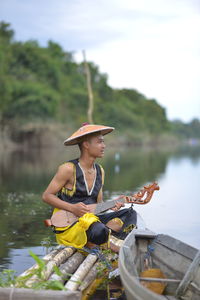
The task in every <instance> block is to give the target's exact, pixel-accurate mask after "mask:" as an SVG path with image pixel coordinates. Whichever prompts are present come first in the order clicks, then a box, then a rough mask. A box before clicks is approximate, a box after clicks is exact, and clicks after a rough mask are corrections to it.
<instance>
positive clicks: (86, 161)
mask: <svg viewBox="0 0 200 300" xmlns="http://www.w3.org/2000/svg"><path fill="white" fill-rule="evenodd" d="M79 162H80V164H81V166H82V167H83V168H85V169H88V170H89V169H92V168H93V166H94V162H95V159H94V158H93V157H88V155H81V156H80V158H79Z"/></svg>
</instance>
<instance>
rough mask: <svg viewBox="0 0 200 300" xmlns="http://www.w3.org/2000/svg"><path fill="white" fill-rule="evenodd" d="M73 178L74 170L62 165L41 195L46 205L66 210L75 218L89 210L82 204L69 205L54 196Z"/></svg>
mask: <svg viewBox="0 0 200 300" xmlns="http://www.w3.org/2000/svg"><path fill="white" fill-rule="evenodd" d="M73 177H74V170H73V166H72V165H71V164H67V163H66V164H63V165H61V166H60V167H59V168H58V171H57V173H56V174H55V176H54V177H53V179H52V180H51V182H50V184H49V185H48V187H47V189H46V190H45V191H44V193H43V195H42V199H43V201H44V202H46V203H48V204H49V205H51V206H53V207H57V208H60V209H63V210H67V211H69V212H71V213H73V214H74V215H76V216H78V217H79V216H82V215H84V214H85V213H87V212H89V208H88V207H87V205H85V204H84V203H82V202H79V203H77V204H71V203H68V202H65V201H63V200H61V199H59V198H58V197H57V196H56V194H57V193H58V192H59V191H60V190H61V189H62V187H63V186H65V185H66V184H67V183H68V182H69V181H70V179H71V178H73Z"/></svg>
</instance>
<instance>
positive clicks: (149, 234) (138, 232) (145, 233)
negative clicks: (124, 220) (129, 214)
mask: <svg viewBox="0 0 200 300" xmlns="http://www.w3.org/2000/svg"><path fill="white" fill-rule="evenodd" d="M133 233H134V234H135V236H136V237H140V238H152V239H153V238H155V237H156V236H157V234H156V233H155V232H153V231H151V230H149V229H145V230H143V229H133Z"/></svg>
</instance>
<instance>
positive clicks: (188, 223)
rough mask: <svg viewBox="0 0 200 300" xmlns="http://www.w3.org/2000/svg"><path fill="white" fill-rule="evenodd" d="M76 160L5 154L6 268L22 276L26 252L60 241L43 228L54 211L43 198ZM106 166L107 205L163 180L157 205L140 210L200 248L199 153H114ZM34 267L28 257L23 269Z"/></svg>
mask: <svg viewBox="0 0 200 300" xmlns="http://www.w3.org/2000/svg"><path fill="white" fill-rule="evenodd" d="M75 157H78V151H75V150H74V149H72V148H69V149H67V150H66V149H64V150H61V149H56V150H51V149H48V150H47V149H45V150H42V151H36V150H34V151H29V152H19V151H16V152H11V153H4V154H3V156H2V157H1V159H0V205H1V211H0V237H1V239H0V243H1V247H0V268H3V267H7V268H8V267H9V268H11V267H13V266H14V268H15V267H16V268H17V270H18V272H19V271H22V270H21V268H20V270H19V267H18V266H19V265H21V263H19V260H20V261H23V258H22V257H23V253H24V251H25V252H26V253H27V250H24V249H28V248H30V247H32V249H34V248H35V250H37V251H38V253H39V254H41V253H42V251H43V250H42V247H39V246H40V244H41V241H42V240H43V239H45V238H46V237H47V236H50V238H51V240H52V242H53V241H54V234H53V233H52V232H51V231H50V230H49V229H47V228H45V227H44V225H43V220H44V219H46V218H47V217H49V216H50V214H51V208H50V207H49V206H48V205H45V204H44V203H42V201H41V193H42V191H43V190H44V189H45V187H46V186H47V184H48V183H49V181H50V180H51V178H52V176H53V175H54V173H55V172H56V169H57V167H58V165H60V164H61V163H63V162H65V161H67V160H70V159H72V158H75ZM100 163H101V164H102V166H103V167H104V169H105V173H106V181H105V186H104V191H105V192H104V197H105V199H108V198H109V197H110V196H111V195H112V194H120V193H127V194H130V193H132V192H133V191H135V190H137V189H138V188H139V187H141V186H143V185H144V184H146V183H147V182H152V181H154V180H158V182H159V185H160V186H161V190H160V192H159V193H158V194H156V196H155V200H153V201H152V202H151V203H150V204H148V205H147V206H145V207H144V206H143V207H139V206H138V207H137V210H138V211H139V212H140V213H141V214H142V216H143V217H144V219H145V221H146V222H147V224H148V226H149V227H151V228H152V229H154V230H155V231H156V232H162V231H163V232H168V233H170V234H172V235H173V234H175V235H177V236H178V237H180V238H181V239H182V238H183V240H184V239H185V237H186V235H189V236H190V239H188V241H187V242H191V244H194V245H195V246H198V232H199V229H200V223H199V221H198V220H199V217H198V213H197V212H199V209H200V206H199V201H198V190H197V187H198V180H199V177H200V176H199V175H200V149H199V148H194V147H193V148H189V149H186V148H182V149H179V150H177V151H176V152H174V151H159V150H155V149H154V150H152V149H151V150H150V149H148V150H147V149H146V150H145V149H131V148H129V149H123V150H120V151H119V149H118V150H117V151H116V150H115V149H110V152H108V153H106V156H105V157H104V158H103V159H102V160H101V161H100ZM195 170H196V171H195ZM183 191H184V192H183ZM194 193H195V194H194ZM188 209H190V213H191V214H190V215H189V216H188V212H187V211H188ZM180 210H181V214H180ZM192 218H193V219H192ZM183 220H184V225H185V226H184V229H183V224H182V223H183ZM195 243H196V244H195ZM199 246H200V241H199ZM33 251H34V250H33ZM30 263H32V262H30V261H29V260H28V259H27V255H26V259H25V260H24V266H23V269H25V268H26V267H28V266H29V265H30Z"/></svg>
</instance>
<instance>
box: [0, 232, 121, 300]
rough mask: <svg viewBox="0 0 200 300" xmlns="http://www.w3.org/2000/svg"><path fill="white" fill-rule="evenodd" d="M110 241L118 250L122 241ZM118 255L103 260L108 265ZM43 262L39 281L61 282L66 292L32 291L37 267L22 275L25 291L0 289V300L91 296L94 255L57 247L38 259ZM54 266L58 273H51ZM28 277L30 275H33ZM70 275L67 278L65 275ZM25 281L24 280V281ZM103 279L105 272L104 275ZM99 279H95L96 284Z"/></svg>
mask: <svg viewBox="0 0 200 300" xmlns="http://www.w3.org/2000/svg"><path fill="white" fill-rule="evenodd" d="M110 240H111V242H112V243H113V244H114V245H116V246H119V247H121V245H122V243H123V241H122V240H119V239H117V238H115V237H114V236H111V237H110ZM117 258H118V254H114V253H113V254H112V255H111V254H108V257H107V259H108V260H109V261H110V262H112V261H114V260H115V261H116V260H117ZM42 260H43V261H44V262H45V268H44V269H43V270H42V278H43V280H45V281H56V282H60V283H62V284H63V285H64V286H65V288H66V290H44V289H42V290H36V289H33V288H32V287H34V284H35V283H37V282H38V281H39V278H38V276H37V275H36V274H35V273H36V272H35V271H36V270H37V269H38V268H39V266H38V264H35V265H33V266H32V267H31V268H29V269H28V270H26V271H25V272H23V273H22V274H21V275H20V276H19V277H18V279H19V281H18V282H20V281H21V280H22V281H24V280H25V285H26V287H27V288H20V287H19V284H17V285H15V286H13V287H9V288H0V299H1V300H41V299H43V300H47V299H48V300H55V299H56V300H59V299H62V300H64V299H66V300H72V299H73V300H78V299H87V298H88V296H89V294H90V293H91V291H90V290H91V289H92V288H93V287H92V283H93V282H94V281H95V279H96V277H97V273H98V270H99V265H100V263H101V262H100V260H99V257H98V255H95V254H91V253H83V252H80V251H77V249H75V248H73V247H64V246H59V247H57V249H54V250H53V251H52V252H50V253H49V254H47V255H46V256H44V257H43V259H42ZM55 267H58V268H59V272H60V274H59V275H58V274H57V272H55ZM33 273H34V275H32V276H30V274H33ZM69 274H70V275H69ZM26 278H27V280H26ZM104 278H105V273H104ZM100 282H101V280H99V283H100Z"/></svg>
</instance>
